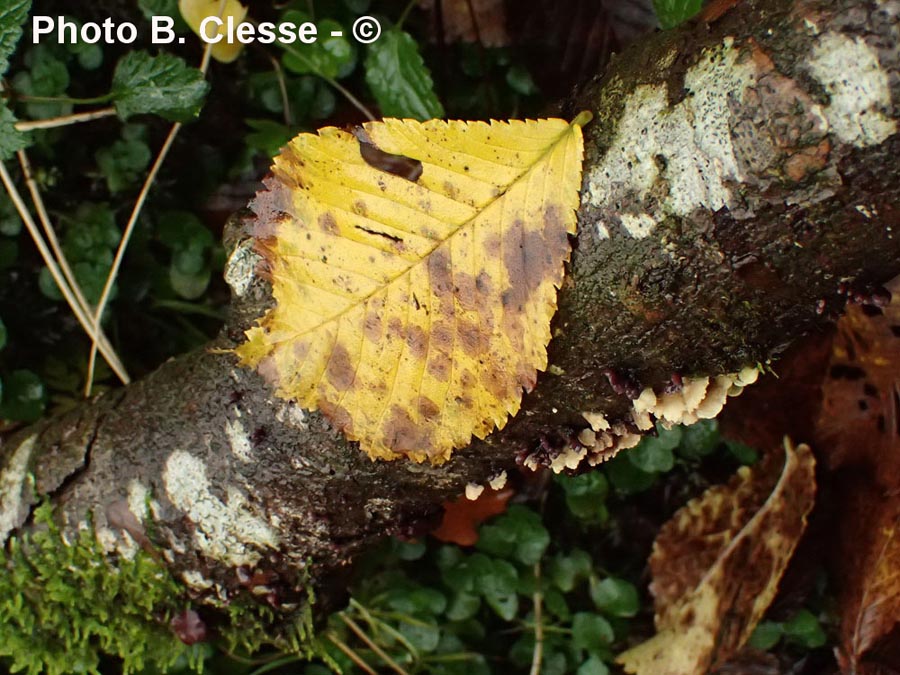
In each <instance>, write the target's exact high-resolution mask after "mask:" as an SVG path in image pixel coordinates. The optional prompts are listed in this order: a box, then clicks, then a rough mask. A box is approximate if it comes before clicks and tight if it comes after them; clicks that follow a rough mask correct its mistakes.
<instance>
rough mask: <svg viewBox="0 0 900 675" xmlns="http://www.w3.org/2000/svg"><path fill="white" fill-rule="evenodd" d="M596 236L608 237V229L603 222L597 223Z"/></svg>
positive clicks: (599, 237) (600, 237)
mask: <svg viewBox="0 0 900 675" xmlns="http://www.w3.org/2000/svg"><path fill="white" fill-rule="evenodd" d="M597 238H598V239H609V230H608V229H607V227H606V225H604V224H603V223H597Z"/></svg>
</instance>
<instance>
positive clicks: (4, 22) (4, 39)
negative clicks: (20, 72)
mask: <svg viewBox="0 0 900 675" xmlns="http://www.w3.org/2000/svg"><path fill="white" fill-rule="evenodd" d="M30 10H31V0H4V2H3V6H2V7H0V75H5V74H6V71H7V69H8V68H9V57H10V56H12V54H13V52H14V51H15V50H16V44H18V42H19V39H20V38H21V37H22V24H23V23H25V19H27V18H28V12H29V11H30Z"/></svg>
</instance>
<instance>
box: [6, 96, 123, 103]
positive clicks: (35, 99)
mask: <svg viewBox="0 0 900 675" xmlns="http://www.w3.org/2000/svg"><path fill="white" fill-rule="evenodd" d="M15 99H16V100H17V101H22V102H23V103H71V104H72V105H97V104H98V103H109V102H110V101H112V100H113V95H112V94H111V93H110V94H104V95H103V96H94V97H93V98H72V97H71V96H30V95H28V94H17V95H15Z"/></svg>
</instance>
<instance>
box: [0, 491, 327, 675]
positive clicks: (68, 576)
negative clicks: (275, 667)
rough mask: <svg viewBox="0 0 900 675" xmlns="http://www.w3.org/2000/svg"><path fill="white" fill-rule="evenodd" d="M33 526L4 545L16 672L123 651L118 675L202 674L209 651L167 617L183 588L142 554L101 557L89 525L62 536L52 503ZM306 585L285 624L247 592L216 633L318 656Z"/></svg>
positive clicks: (2, 632)
mask: <svg viewBox="0 0 900 675" xmlns="http://www.w3.org/2000/svg"><path fill="white" fill-rule="evenodd" d="M34 522H35V525H36V529H35V531H34V532H31V533H29V534H27V535H25V536H23V537H21V538H19V537H11V538H10V539H9V541H8V542H7V545H6V547H5V549H2V550H0V568H2V570H3V573H2V574H0V657H8V658H9V659H10V660H11V664H10V665H11V668H10V670H11V671H12V672H17V671H23V672H25V673H28V674H29V675H37V674H38V673H47V674H48V675H62V674H63V673H73V672H75V673H97V672H99V670H98V669H99V665H100V660H101V657H102V656H103V655H109V656H114V657H119V658H120V659H121V660H122V670H123V672H124V673H132V672H140V671H142V670H144V669H145V667H148V666H149V667H151V668H153V669H155V670H158V671H162V672H166V671H167V670H170V669H172V668H173V667H177V668H178V669H181V668H183V667H185V666H187V667H189V668H190V669H191V670H195V671H202V669H203V657H204V654H205V653H206V650H204V649H203V648H202V645H196V646H194V647H191V646H188V645H186V644H184V643H183V642H181V640H179V639H178V637H177V636H176V635H175V634H174V633H173V632H172V630H171V629H170V627H169V626H170V621H171V620H172V617H173V616H175V615H177V614H179V613H181V612H182V611H184V610H185V608H187V607H188V604H189V603H188V601H187V600H186V598H185V596H184V592H183V590H184V589H183V587H182V585H181V584H179V583H178V582H177V581H176V580H175V579H173V578H172V576H171V575H170V573H169V571H168V570H167V569H166V568H165V566H163V565H161V564H160V563H159V562H157V560H156V559H155V558H154V557H153V556H151V555H150V554H148V553H147V552H145V551H143V550H141V551H138V553H137V554H136V555H135V556H134V557H133V558H131V559H125V558H121V557H120V558H118V559H116V558H115V557H112V556H110V555H109V554H107V553H106V552H105V551H104V550H103V547H102V546H101V545H100V543H99V542H98V541H97V538H96V536H95V534H94V531H93V529H92V528H87V529H85V530H83V531H81V532H79V533H78V535H77V537H76V538H75V541H74V542H71V541H70V542H67V541H66V539H65V538H64V537H63V535H62V533H61V532H60V530H59V527H58V525H57V524H56V523H55V522H54V521H53V511H52V508H51V507H50V505H49V504H46V503H45V504H42V505H41V506H39V507H38V508H37V509H36V510H35V516H34ZM313 603H314V598H313V595H312V591H311V590H310V591H309V595H308V597H307V600H306V602H304V603H303V606H302V608H301V609H300V610H298V612H297V613H296V614H295V615H294V617H292V618H291V619H290V620H288V621H285V618H284V615H283V614H282V613H280V612H277V611H276V610H274V609H272V608H271V607H269V606H268V605H263V604H260V603H259V602H257V601H256V600H255V599H254V598H253V597H251V596H250V595H249V594H246V597H244V596H243V595H242V596H241V597H238V598H235V599H234V600H232V601H231V602H230V603H229V604H227V605H224V606H221V607H220V608H219V609H220V611H221V612H222V617H223V625H221V626H218V627H217V629H218V630H217V633H218V634H219V636H220V637H221V639H222V641H223V642H224V643H225V645H226V646H227V648H228V650H229V651H231V652H235V651H241V652H244V653H247V654H253V653H254V652H256V651H258V650H259V649H260V648H262V647H264V646H270V645H271V646H274V647H276V648H277V649H279V650H280V651H282V652H291V653H294V654H298V655H303V656H306V657H307V658H310V657H312V656H320V657H321V656H322V655H323V653H324V650H322V649H321V648H320V646H319V644H318V641H317V640H316V638H315V635H314V628H313V615H312V605H313Z"/></svg>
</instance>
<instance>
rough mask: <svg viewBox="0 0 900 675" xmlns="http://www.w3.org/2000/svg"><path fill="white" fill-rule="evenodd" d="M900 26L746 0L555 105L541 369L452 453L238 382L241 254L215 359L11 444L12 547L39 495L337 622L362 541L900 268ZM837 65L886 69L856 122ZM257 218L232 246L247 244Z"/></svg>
mask: <svg viewBox="0 0 900 675" xmlns="http://www.w3.org/2000/svg"><path fill="white" fill-rule="evenodd" d="M898 14H900V2H896V1H889V2H880V3H879V2H852V1H850V0H831V1H827V0H825V1H822V2H796V3H783V2H781V1H780V0H774V1H761V2H743V3H739V4H738V5H737V6H735V7H733V8H731V9H729V10H728V11H726V12H725V13H724V15H722V16H721V17H715V18H714V19H713V18H712V17H711V16H708V19H709V20H708V21H698V22H696V23H694V24H692V25H691V26H688V27H686V28H685V29H683V30H680V31H674V32H671V33H667V34H660V35H658V36H655V37H653V38H652V39H649V40H648V41H647V42H646V43H644V44H641V45H638V46H636V47H635V48H634V49H632V50H631V51H629V52H626V53H625V54H623V55H622V56H620V57H619V58H617V59H615V60H614V61H613V63H612V64H611V66H610V68H609V69H608V71H607V73H606V74H605V75H604V76H603V77H599V78H597V79H595V80H594V81H591V82H589V83H587V84H586V85H585V86H584V87H583V88H581V89H580V90H579V91H578V92H576V93H575V94H574V95H573V97H572V98H571V99H570V100H569V101H567V102H565V103H564V104H563V105H562V107H561V114H563V115H564V116H566V117H569V118H571V117H572V116H574V114H576V113H577V112H578V111H580V110H584V109H589V110H592V111H593V112H594V115H595V121H594V122H593V123H592V124H591V125H590V126H588V127H587V128H586V129H585V134H586V139H585V140H586V157H585V177H584V185H583V190H582V207H581V209H580V211H579V231H578V236H577V239H575V240H574V241H573V247H574V251H573V255H572V260H571V263H570V265H569V266H568V268H567V276H566V279H565V281H564V285H563V288H562V289H561V291H560V294H559V306H560V309H559V312H558V314H557V316H556V318H555V319H554V336H555V337H554V339H553V341H552V342H551V344H550V363H551V365H552V369H551V371H549V372H547V373H543V374H541V375H540V377H539V379H538V384H537V386H536V387H535V389H534V391H533V392H532V393H530V394H528V395H527V396H526V397H525V400H524V402H523V406H522V410H521V411H520V413H519V414H518V415H517V416H516V417H515V418H514V419H513V420H511V421H510V423H509V424H508V425H507V426H506V428H504V429H503V430H502V431H499V432H496V433H494V434H492V435H491V436H489V437H488V438H487V439H486V440H484V441H477V442H473V443H472V444H471V445H470V446H469V447H467V448H464V449H461V450H458V451H457V452H456V453H455V454H454V455H453V458H452V459H451V460H450V461H449V462H448V463H446V464H444V465H441V466H431V465H428V464H414V463H411V462H404V461H396V462H373V461H371V460H370V459H369V458H368V457H367V456H366V455H365V454H364V453H363V452H361V451H360V450H359V449H358V447H356V445H355V444H353V443H349V442H347V441H345V440H344V439H343V438H342V437H341V436H340V435H339V434H338V433H336V432H335V431H334V430H333V429H332V428H331V426H330V425H329V423H328V422H327V420H325V419H324V418H323V417H322V415H321V414H319V413H310V412H307V411H302V410H300V409H299V408H297V407H296V406H294V405H293V404H291V403H290V402H287V401H283V400H280V399H278V398H276V397H275V396H274V393H273V392H272V390H271V388H270V387H269V385H267V384H266V383H265V382H264V381H263V380H262V378H261V377H260V376H259V375H258V374H257V373H255V372H253V371H250V370H246V369H242V368H239V367H237V365H236V359H235V358H234V356H233V355H232V354H230V353H227V352H226V351H221V350H223V349H228V348H230V347H233V346H234V345H235V344H237V342H238V341H240V340H241V339H242V336H243V330H244V329H246V328H247V327H249V325H250V324H251V323H252V322H253V320H255V319H256V318H257V317H259V316H260V315H261V314H262V313H263V311H264V310H265V308H266V307H267V306H268V305H269V304H270V303H271V298H270V296H269V293H268V286H267V284H266V282H265V280H264V279H262V278H259V277H256V276H254V275H253V274H252V265H250V266H249V268H248V269H249V271H247V270H245V271H244V272H239V271H237V272H236V271H235V266H236V263H234V258H233V261H232V267H231V269H230V271H229V273H230V274H232V275H237V277H240V279H239V281H238V282H237V283H238V284H239V285H241V294H240V297H235V301H234V304H233V307H232V318H231V320H230V321H229V323H228V326H227V327H226V329H225V330H224V331H223V334H222V336H221V337H220V338H219V340H218V341H217V342H216V343H215V344H213V345H210V346H209V347H208V348H206V349H203V350H200V351H198V352H195V353H192V354H187V355H185V356H183V357H180V358H178V359H175V360H172V361H170V362H168V363H166V364H164V365H163V366H162V367H161V368H160V369H159V370H158V371H157V372H155V373H153V374H152V375H150V376H149V377H147V378H145V379H144V380H141V381H139V382H136V383H134V384H133V385H131V386H129V387H127V388H125V389H123V390H120V391H116V392H112V393H108V394H105V395H102V396H100V397H98V398H96V399H94V400H93V401H91V402H89V403H87V404H86V405H85V406H83V407H82V408H79V409H77V410H75V411H72V412H70V413H68V414H66V415H63V416H60V417H57V418H54V419H49V420H45V421H43V422H41V423H39V424H37V425H34V426H33V427H31V428H28V429H25V430H22V431H20V432H18V433H17V434H15V435H13V436H11V437H9V438H6V439H5V440H4V441H3V443H2V446H0V456H2V457H3V462H4V466H6V467H7V468H6V472H5V474H4V476H5V480H4V483H3V485H2V486H0V497H2V501H0V506H2V511H3V513H2V514H0V515H2V516H3V518H2V522H3V523H8V525H9V527H7V528H6V531H4V532H3V536H4V537H6V536H8V535H9V534H10V532H12V531H15V530H17V529H18V530H21V529H23V528H27V527H28V525H29V523H30V520H29V517H30V513H31V509H32V508H33V507H34V505H35V503H36V502H37V501H38V500H39V498H41V497H42V496H49V498H50V499H52V501H53V502H54V503H55V504H56V505H57V506H58V507H59V513H60V518H61V519H62V520H63V521H64V522H65V524H66V526H67V527H69V528H75V527H78V526H79V525H80V524H84V523H85V522H87V518H88V517H89V516H90V517H91V518H92V524H93V526H94V527H95V528H96V529H97V532H98V536H100V538H101V541H102V542H103V543H104V544H105V545H107V547H108V548H109V549H110V551H111V552H112V551H119V552H120V553H121V552H124V551H127V550H128V549H129V548H131V549H134V548H135V547H143V548H146V549H150V550H153V551H154V552H155V554H158V555H159V558H160V560H164V561H165V563H166V564H167V565H168V566H169V567H170V569H171V570H172V572H173V574H174V575H175V576H176V578H179V579H182V580H183V581H184V583H185V588H186V591H187V592H188V593H189V594H191V595H192V596H194V597H196V598H197V599H198V601H199V602H201V603H202V602H203V601H204V600H211V601H212V600H216V601H219V602H221V601H226V602H227V601H229V600H230V599H231V598H233V597H235V596H236V595H237V594H242V593H249V594H250V595H251V596H252V597H255V598H257V599H259V600H260V601H261V602H265V603H267V604H269V605H270V606H273V607H282V608H285V609H286V610H290V609H292V608H294V607H296V606H297V605H298V603H301V602H303V601H304V598H305V597H306V589H307V587H309V586H311V587H312V588H313V589H314V591H315V595H316V598H317V600H318V602H317V606H316V607H317V611H320V612H325V611H328V610H330V609H333V608H335V607H338V606H340V604H341V603H342V602H343V601H344V597H345V595H344V594H345V590H346V586H347V581H348V578H349V574H350V571H351V565H352V561H353V559H354V558H355V557H356V556H357V555H358V554H359V553H360V552H361V551H363V550H365V549H366V548H367V547H370V546H371V545H372V544H373V543H374V542H376V541H377V540H378V539H379V538H381V537H383V536H385V535H389V534H396V535H401V536H407V537H408V536H416V535H421V534H423V533H425V532H427V531H428V530H429V529H431V528H432V527H433V526H435V525H436V524H437V522H438V521H439V519H440V515H441V502H442V501H443V500H444V499H446V498H449V497H455V496H457V495H459V494H460V493H461V492H462V491H463V489H464V487H465V485H466V484H467V483H470V482H475V483H484V482H485V481H487V480H488V479H489V478H490V477H491V476H494V475H496V474H497V473H499V472H500V471H501V470H503V469H504V468H510V467H511V466H513V464H514V463H515V461H516V458H517V456H518V458H519V460H520V461H521V460H522V459H523V458H524V457H526V456H528V455H529V454H534V455H536V456H537V455H540V454H541V453H543V455H542V456H541V461H544V460H545V459H546V454H547V453H548V452H550V453H552V452H553V450H554V447H556V448H557V449H558V448H559V447H562V445H564V444H565V442H566V441H567V440H568V439H570V438H571V437H573V435H575V434H577V433H578V431H579V430H580V429H583V428H585V427H587V422H586V420H585V418H584V417H583V415H582V413H584V412H587V411H595V412H600V413H603V414H604V415H605V417H606V418H607V419H609V420H611V421H613V422H615V421H616V420H622V421H624V422H628V420H629V418H628V414H629V411H630V410H631V406H632V399H633V398H634V397H635V396H636V395H637V393H639V392H640V391H641V390H642V389H644V388H646V387H652V388H654V390H656V391H657V392H661V391H662V390H663V389H664V388H665V387H667V386H671V384H672V382H673V380H676V381H677V380H678V379H679V378H681V377H686V376H715V375H719V374H723V373H728V372H735V371H737V370H740V369H741V368H742V367H745V366H748V365H753V364H757V363H766V362H768V361H769V360H770V359H773V358H775V357H777V354H778V353H779V352H780V351H782V350H783V349H784V348H785V347H786V346H787V345H788V344H790V343H791V341H792V340H794V339H796V338H797V337H799V336H801V335H803V334H804V333H807V332H809V331H812V330H816V329H817V326H819V325H821V324H823V323H824V322H825V321H827V320H829V318H831V317H833V316H834V315H835V314H836V313H838V312H839V311H840V309H841V307H842V306H843V304H844V302H846V301H847V299H848V297H850V298H851V299H853V298H855V299H856V300H859V301H866V300H867V298H870V297H871V296H872V294H873V293H874V294H875V295H876V296H877V286H878V284H879V283H881V282H883V281H885V280H887V279H889V278H891V277H893V276H895V275H896V274H898V273H900V238H898V237H897V236H896V228H897V227H898V226H900V206H898V205H900V135H898V133H897V120H898V119H900V63H898V61H900V50H898V48H897V47H898V42H897V40H898V21H897V16H898ZM829 36H830V37H829ZM828 50H833V51H835V52H837V53H834V54H832V53H831V52H829V51H828ZM841 50H845V51H846V54H844V55H843V57H846V58H850V57H853V56H854V55H855V56H857V57H860V55H866V54H868V55H870V56H872V58H874V59H875V65H876V70H878V73H873V72H869V71H866V72H865V73H863V75H864V76H865V77H869V78H870V80H871V81H870V82H869V84H870V85H871V86H870V88H869V90H868V91H869V99H870V100H871V101H872V104H871V105H870V106H869V107H868V108H866V109H864V110H856V109H853V108H852V107H850V108H847V109H843V108H842V107H841V106H842V105H845V104H846V101H844V99H846V98H847V97H844V98H842V97H841V96H842V92H844V91H845V89H841V85H840V83H838V84H834V83H833V82H832V81H831V80H830V79H829V76H827V75H823V74H822V73H823V72H824V71H826V70H827V68H826V66H828V64H830V63H834V62H840V60H841V58H842V56H841V54H840V53H839V52H841ZM823 82H824V84H823ZM829 82H831V88H829ZM851 84H852V83H851ZM882 85H883V86H882ZM848 86H850V85H848ZM873 88H874V89H873ZM876 90H877V91H876ZM873 91H874V93H873ZM885 92H887V93H885ZM864 95H865V92H864ZM864 95H863V97H864ZM885 96H887V98H886V99H885ZM885 100H886V102H885ZM842 101H843V102H842ZM660 102H661V103H660ZM653 106H656V108H654V107H653ZM842 116H843V117H846V118H847V125H844V126H842V123H841V119H843V117H842ZM854 116H855V117H854ZM873 116H876V117H877V119H876V122H877V123H873V122H871V120H872V119H873ZM679 119H683V120H684V121H685V123H686V124H688V125H689V128H690V130H691V133H690V134H688V135H685V133H684V129H682V128H681V127H678V126H677V122H678V120H679ZM635 120H638V122H640V123H636V122H635ZM644 122H646V123H645V124H644ZM629 124H632V125H634V124H636V126H634V127H633V128H632V127H629V126H628V125H629ZM641 124H643V127H641ZM704 125H706V126H704ZM853 125H855V126H853ZM891 125H893V127H891ZM642 138H644V139H648V138H649V139H650V140H641V139H642ZM679 139H681V141H684V142H682V143H681V144H680V145H679ZM685 139H686V140H685ZM616 153H618V154H616ZM614 155H615V156H614ZM617 158H618V159H617ZM690 162H693V163H694V166H695V168H696V167H699V168H696V170H695V171H694V172H693V173H691V172H690V171H688V170H687V169H685V167H686V166H688V165H689V164H690ZM623 214H624V216H623ZM247 217H248V216H247V214H246V213H244V214H238V216H236V217H235V218H234V219H233V227H232V230H231V231H230V232H229V233H228V234H227V240H226V244H228V245H229V246H230V247H234V248H236V249H238V250H240V249H241V247H242V246H244V248H245V250H246V241H245V237H246V231H247V228H244V227H243V226H242V223H243V222H246V218H247ZM242 219H244V220H242ZM250 260H251V261H252V256H250ZM234 283H235V282H234V281H233V285H234ZM776 368H777V366H776ZM32 443H33V446H32V445H30V444H32ZM23 447H25V448H26V449H27V453H25V451H24V450H22V448H23ZM23 453H24V454H23ZM17 456H18V459H19V460H20V463H21V460H22V457H23V456H25V457H26V462H27V469H28V471H30V472H31V473H32V474H33V476H34V485H33V486H32V485H31V484H30V483H29V479H28V478H27V475H26V474H27V472H21V471H18V472H17V471H15V470H13V469H14V467H13V466H12V462H13V459H14V458H16V457H17ZM539 463H540V462H539ZM16 477H18V478H19V480H18V482H16V480H15V479H16ZM7 479H8V480H7Z"/></svg>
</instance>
